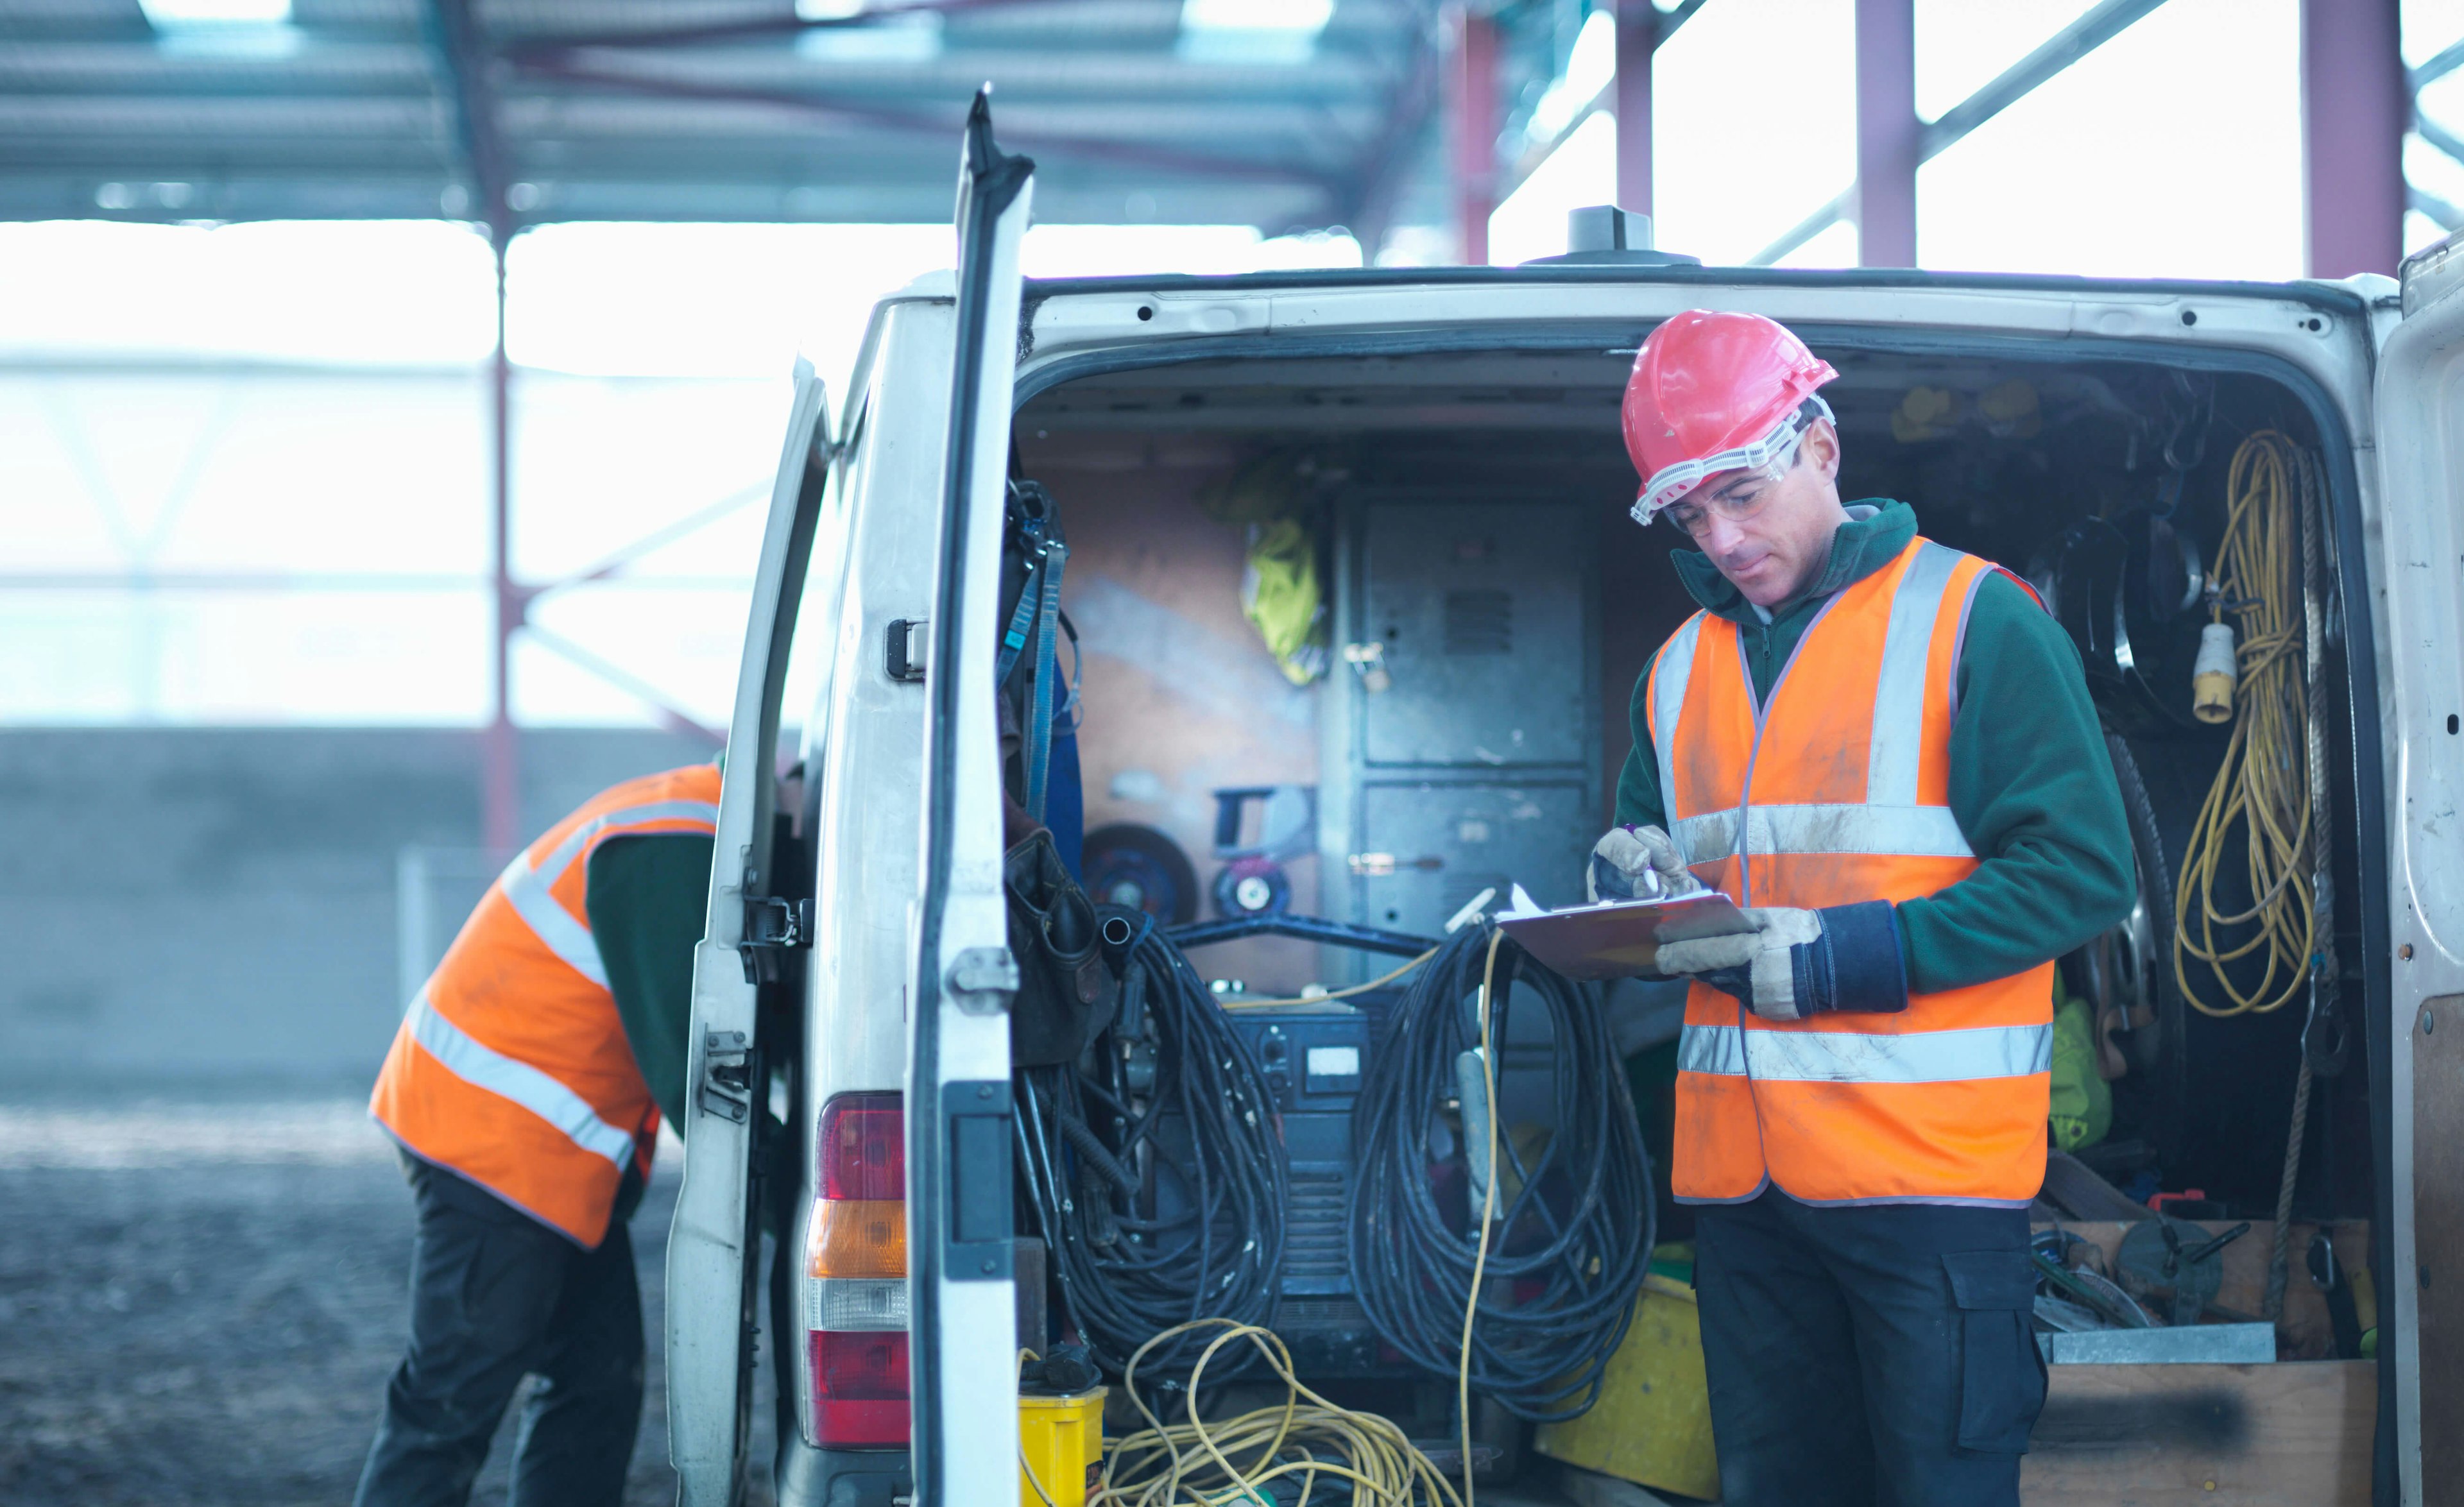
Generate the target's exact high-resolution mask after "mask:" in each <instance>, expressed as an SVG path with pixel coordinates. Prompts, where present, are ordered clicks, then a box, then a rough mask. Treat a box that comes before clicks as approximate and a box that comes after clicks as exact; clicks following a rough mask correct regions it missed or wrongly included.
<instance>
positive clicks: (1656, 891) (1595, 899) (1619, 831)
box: [1583, 827, 1703, 906]
mask: <svg viewBox="0 0 2464 1507" xmlns="http://www.w3.org/2000/svg"><path fill="white" fill-rule="evenodd" d="M1702 887H1703V882H1702V881H1701V880H1699V879H1696V878H1695V877H1694V876H1693V875H1691V874H1689V873H1687V872H1686V871H1685V861H1684V859H1683V858H1681V857H1680V856H1679V855H1678V852H1677V844H1676V843H1674V842H1671V841H1668V834H1667V833H1665V832H1662V831H1661V830H1660V829H1659V828H1658V827H1612V828H1610V829H1609V834H1608V836H1606V837H1604V838H1602V839H1600V840H1599V841H1597V842H1596V843H1594V844H1593V846H1592V862H1591V866H1590V867H1589V868H1588V869H1587V870H1586V871H1585V872H1584V875H1583V888H1584V890H1585V892H1586V893H1588V894H1589V895H1590V896H1591V898H1592V904H1594V905H1595V906H1596V905H1598V904H1599V903H1600V902H1601V901H1603V900H1660V899H1662V898H1665V897H1667V896H1671V895H1690V894H1692V893H1694V892H1695V891H1696V890H1698V889H1701V888H1702Z"/></svg>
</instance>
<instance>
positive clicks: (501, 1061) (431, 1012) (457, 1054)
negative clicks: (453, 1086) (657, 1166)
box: [403, 990, 633, 1173]
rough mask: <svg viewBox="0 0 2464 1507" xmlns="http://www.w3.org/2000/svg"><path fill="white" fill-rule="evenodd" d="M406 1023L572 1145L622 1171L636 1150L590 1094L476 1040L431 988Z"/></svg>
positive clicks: (433, 1051)
mask: <svg viewBox="0 0 2464 1507" xmlns="http://www.w3.org/2000/svg"><path fill="white" fill-rule="evenodd" d="M403 1029H404V1030H406V1031H408V1032H409V1033H410V1037H411V1039H412V1040H414V1041H417V1042H418V1043H419V1044H420V1045H421V1046H424V1047H426V1048H428V1054H429V1056H430V1057H433V1058H434V1059H436V1060H437V1061H439V1062H441V1063H443V1064H444V1065H445V1066H446V1068H447V1069H448V1070H449V1071H451V1073H452V1074H453V1076H454V1077H456V1078H458V1079H460V1080H462V1081H464V1082H466V1083H471V1084H473V1085H475V1086H477V1087H480V1088H484V1089H486V1090H487V1091H488V1092H490V1093H492V1094H495V1095H497V1096H498V1097H500V1098H504V1099H510V1100H512V1101H513V1102H514V1103H517V1104H519V1105H521V1106H522V1107H523V1108H524V1109H527V1110H529V1111H530V1112H531V1113H532V1114H535V1115H537V1116H539V1118H540V1119H541V1120H544V1121H546V1122H547V1123H548V1124H549V1125H554V1126H556V1127H557V1128H558V1129H559V1130H561V1131H563V1132H564V1135H565V1138H566V1139H567V1140H569V1141H571V1142H572V1143H573V1144H574V1145H576V1146H578V1147H582V1148H583V1150H585V1151H590V1152H594V1153H596V1154H598V1155H600V1156H604V1157H605V1158H606V1159H607V1160H608V1161H610V1162H613V1163H614V1164H616V1170H617V1171H618V1172H620V1173H621V1172H623V1171H624V1170H625V1159H626V1158H627V1157H628V1156H631V1155H632V1154H633V1132H632V1131H630V1130H623V1129H619V1128H618V1127H616V1126H615V1125H609V1124H608V1123H607V1122H606V1121H605V1120H602V1119H600V1118H599V1111H597V1110H595V1109H593V1108H591V1107H590V1102H589V1101H588V1100H586V1099H583V1097H582V1096H581V1095H580V1094H577V1093H575V1092H574V1091H573V1090H572V1089H570V1088H567V1087H565V1086H564V1085H563V1084H562V1083H560V1082H558V1081H556V1080H555V1079H553V1078H550V1077H548V1076H547V1075H546V1074H545V1073H542V1072H540V1071H539V1069H538V1068H536V1067H533V1066H531V1065H530V1064H529V1063H528V1062H522V1061H517V1060H516V1059H513V1058H510V1057H507V1056H506V1055H505V1054H503V1053H502V1052H499V1051H496V1050H495V1048H493V1047H486V1046H482V1045H480V1044H479V1043H478V1042H476V1041H474V1040H473V1039H472V1038H471V1037H470V1036H469V1035H468V1034H467V1033H465V1032H464V1031H463V1029H462V1028H461V1027H460V1026H457V1025H455V1024H454V1023H453V1022H452V1021H451V1020H448V1019H446V1018H445V1017H444V1016H440V1015H438V1014H437V1013H436V1011H435V1009H434V1008H433V1007H432V1006H430V1005H429V1002H428V994H427V991H425V990H422V991H421V992H420V995H419V997H418V998H417V999H414V1000H412V1001H411V1002H410V1015H409V1016H407V1018H405V1019H404V1021H403Z"/></svg>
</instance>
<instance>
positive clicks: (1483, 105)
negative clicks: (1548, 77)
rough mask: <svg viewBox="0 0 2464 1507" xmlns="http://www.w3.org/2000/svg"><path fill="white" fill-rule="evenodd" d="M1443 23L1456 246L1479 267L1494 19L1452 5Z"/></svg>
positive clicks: (1492, 183)
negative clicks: (1454, 7) (1453, 179)
mask: <svg viewBox="0 0 2464 1507" xmlns="http://www.w3.org/2000/svg"><path fill="white" fill-rule="evenodd" d="M1448 23H1449V24H1448V26H1447V28H1446V32H1447V41H1448V44H1449V47H1450V49H1451V53H1452V55H1451V56H1450V57H1448V58H1447V68H1446V78H1447V81H1448V83H1449V84H1450V85H1451V86H1452V89H1451V94H1452V98H1451V99H1449V100H1448V103H1449V104H1450V105H1451V106H1452V109H1451V110H1450V111H1449V115H1450V116H1451V123H1452V125H1453V127H1454V131H1453V136H1454V170H1455V173H1454V175H1455V229H1456V235H1457V241H1456V244H1457V245H1458V246H1460V247H1461V248H1462V255H1463V261H1464V263H1465V264H1467V265H1469V266H1474V267H1479V266H1485V265H1486V263H1487V261H1488V217H1489V216H1490V215H1491V214H1492V213H1494V212H1496V209H1497V132H1498V108H1497V21H1496V19H1495V18H1494V17H1492V16H1485V15H1475V14H1473V13H1472V12H1470V11H1465V10H1463V9H1462V8H1460V7H1458V8H1456V9H1455V10H1454V11H1453V12H1452V13H1451V14H1450V16H1449V17H1448Z"/></svg>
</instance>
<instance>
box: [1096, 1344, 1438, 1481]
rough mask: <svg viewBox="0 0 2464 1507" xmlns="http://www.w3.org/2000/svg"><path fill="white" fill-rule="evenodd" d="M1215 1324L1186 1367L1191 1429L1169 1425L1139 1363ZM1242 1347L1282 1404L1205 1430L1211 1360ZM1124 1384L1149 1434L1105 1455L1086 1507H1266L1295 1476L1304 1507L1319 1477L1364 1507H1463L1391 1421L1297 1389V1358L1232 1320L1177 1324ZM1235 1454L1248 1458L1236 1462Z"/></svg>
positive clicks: (1133, 1365) (1134, 1365)
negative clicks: (1261, 1362) (1274, 1383)
mask: <svg viewBox="0 0 2464 1507" xmlns="http://www.w3.org/2000/svg"><path fill="white" fill-rule="evenodd" d="M1210 1326H1211V1327H1217V1328H1221V1330H1222V1331H1223V1332H1222V1333H1221V1334H1220V1335H1218V1336H1216V1337H1215V1339H1214V1340H1212V1341H1210V1342H1209V1343H1207V1346H1206V1348H1205V1349H1204V1350H1202V1351H1200V1352H1199V1357H1198V1364H1197V1365H1194V1366H1192V1367H1191V1368H1190V1373H1189V1387H1188V1390H1187V1393H1186V1397H1187V1400H1188V1413H1189V1421H1188V1422H1186V1423H1176V1424H1167V1423H1165V1422H1164V1421H1163V1420H1162V1419H1160V1418H1158V1417H1156V1416H1155V1413H1154V1411H1153V1410H1152V1409H1149V1408H1148V1407H1147V1404H1146V1399H1145V1398H1143V1397H1141V1396H1139V1395H1138V1389H1137V1374H1138V1362H1139V1361H1141V1360H1143V1359H1144V1358H1145V1357H1146V1353H1147V1352H1148V1351H1149V1350H1152V1349H1154V1348H1155V1346H1156V1345H1158V1344H1161V1343H1163V1342H1165V1341H1166V1340H1169V1339H1171V1338H1173V1337H1174V1336H1175V1335H1178V1334H1182V1333H1185V1332H1187V1331H1189V1330H1192V1329H1201V1328H1207V1327H1210ZM1236 1341H1245V1342H1246V1343H1249V1344H1250V1345H1252V1346H1254V1347H1255V1348H1256V1349H1257V1351H1258V1353H1259V1354H1261V1355H1263V1356H1265V1360H1266V1364H1267V1365H1269V1366H1271V1367H1272V1368H1273V1369H1274V1372H1275V1374H1276V1375H1277V1376H1278V1377H1280V1378H1282V1379H1283V1383H1284V1387H1285V1392H1284V1403H1283V1406H1282V1407H1280V1408H1260V1409H1255V1410H1254V1411H1251V1412H1245V1413H1243V1414H1241V1415H1240V1416H1239V1417H1237V1418H1227V1419H1224V1420H1222V1421H1221V1422H1219V1423H1207V1422H1204V1421H1203V1420H1201V1419H1200V1418H1199V1414H1198V1384H1199V1377H1200V1376H1202V1375H1203V1374H1204V1373H1205V1370H1206V1366H1207V1363H1209V1362H1210V1361H1212V1360H1213V1359H1214V1358H1215V1353H1216V1352H1217V1351H1219V1350H1221V1349H1222V1348H1223V1347H1224V1346H1225V1345H1227V1344H1231V1343H1235V1342H1236ZM1121 1385H1122V1387H1124V1388H1125V1389H1126V1390H1127V1391H1128V1392H1129V1395H1130V1401H1131V1403H1132V1404H1133V1405H1134V1406H1135V1407H1136V1408H1137V1409H1138V1412H1139V1414H1140V1415H1141V1416H1143V1417H1144V1418H1145V1419H1146V1421H1147V1427H1146V1428H1144V1429H1141V1430H1139V1431H1136V1432H1135V1433H1132V1434H1130V1435H1128V1436H1127V1437H1125V1438H1123V1439H1121V1440H1120V1441H1119V1442H1118V1443H1116V1444H1114V1445H1113V1446H1112V1447H1111V1449H1110V1450H1108V1451H1106V1452H1105V1454H1104V1474H1103V1477H1102V1479H1101V1481H1100V1482H1099V1483H1098V1484H1097V1486H1096V1488H1095V1490H1094V1491H1092V1492H1090V1493H1089V1494H1088V1496H1087V1507H1270V1504H1271V1503H1272V1501H1273V1499H1274V1498H1272V1497H1271V1496H1267V1495H1266V1493H1265V1490H1264V1488H1265V1485H1266V1483H1267V1482H1269V1481H1274V1480H1278V1479H1281V1478H1283V1477H1286V1476H1293V1475H1297V1476H1300V1477H1301V1496H1300V1502H1299V1507H1309V1496H1310V1494H1311V1493H1312V1492H1313V1491H1314V1490H1315V1489H1316V1486H1317V1483H1318V1480H1319V1478H1320V1477H1322V1476H1324V1477H1332V1478H1336V1479H1340V1480H1345V1481H1349V1482H1351V1483H1352V1497H1353V1501H1354V1502H1356V1503H1359V1504H1360V1507H1416V1503H1425V1504H1426V1507H1465V1504H1464V1503H1463V1498H1462V1497H1460V1496H1456V1495H1455V1490H1454V1487H1453V1485H1452V1483H1450V1482H1449V1481H1447V1479H1446V1478H1445V1476H1444V1475H1443V1474H1441V1473H1440V1472H1439V1470H1438V1468H1437V1466H1436V1465H1435V1464H1433V1463H1432V1462H1431V1461H1430V1459H1429V1457H1428V1456H1427V1455H1425V1454H1423V1453H1421V1452H1419V1450H1418V1449H1416V1448H1414V1446H1413V1444H1412V1441H1411V1440H1410V1439H1408V1438H1406V1437H1405V1436H1404V1434H1403V1431H1402V1430H1401V1429H1398V1428H1397V1427H1396V1426H1395V1424H1394V1423H1393V1422H1392V1421H1391V1420H1388V1419H1385V1418H1381V1417H1379V1416H1377V1415H1376V1414H1375V1413H1363V1412H1353V1410H1351V1409H1348V1408H1338V1407H1336V1406H1335V1405H1334V1404H1332V1403H1331V1402H1328V1401H1327V1400H1326V1399H1325V1398H1323V1397H1320V1396H1319V1395H1318V1394H1317V1393H1315V1392H1313V1391H1311V1390H1309V1388H1308V1387H1305V1386H1303V1385H1301V1382H1300V1379H1299V1378H1298V1377H1296V1376H1294V1375H1293V1374H1292V1357H1291V1352H1290V1351H1289V1350H1287V1349H1286V1348H1285V1347H1284V1342H1283V1341H1282V1340H1281V1339H1279V1338H1277V1337H1276V1335H1275V1332H1274V1331H1273V1330H1271V1329H1265V1328H1261V1327H1259V1326H1258V1325H1256V1324H1244V1323H1238V1322H1235V1321H1232V1320H1229V1319H1197V1320H1192V1321H1190V1322H1188V1323H1181V1324H1175V1325H1173V1326H1172V1327H1171V1328H1169V1329H1166V1330H1165V1331H1163V1332H1162V1333H1161V1334H1158V1335H1156V1336H1155V1338H1154V1339H1152V1340H1149V1341H1148V1342H1147V1343H1144V1344H1142V1345H1140V1346H1138V1350H1137V1353H1136V1354H1135V1355H1133V1356H1131V1357H1130V1364H1129V1366H1128V1367H1127V1369H1126V1370H1124V1371H1123V1372H1122V1375H1121ZM1236 1454H1238V1455H1242V1456H1244V1457H1245V1458H1244V1459H1243V1460H1242V1461H1241V1462H1240V1463H1235V1461H1234V1459H1233V1456H1234V1455H1236ZM1416 1492H1417V1493H1418V1494H1419V1495H1418V1496H1416V1495H1415V1494H1416Z"/></svg>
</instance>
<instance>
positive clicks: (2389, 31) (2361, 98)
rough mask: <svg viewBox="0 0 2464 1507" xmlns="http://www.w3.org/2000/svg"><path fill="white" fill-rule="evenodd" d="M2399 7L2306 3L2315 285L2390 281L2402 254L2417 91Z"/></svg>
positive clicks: (2310, 265)
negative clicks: (2353, 279)
mask: <svg viewBox="0 0 2464 1507" xmlns="http://www.w3.org/2000/svg"><path fill="white" fill-rule="evenodd" d="M2399 42H2400V37H2399V32H2398V28H2397V11H2396V0H2302V5H2301V157H2302V164H2301V165H2302V175H2301V176H2302V186H2303V190H2304V199H2305V205H2304V208H2305V210H2306V213H2305V216H2304V218H2305V221H2306V230H2307V235H2306V238H2305V239H2306V245H2305V253H2306V254H2305V256H2304V262H2305V265H2306V267H2307V270H2308V273H2309V274H2310V275H2311V276H2313V277H2349V276H2351V275H2352V274H2353V273H2388V274H2390V275H2392V274H2393V273H2394V272H2395V267H2396V263H2397V262H2398V261H2399V260H2401V259H2402V258H2403V255H2404V158H2403V153H2404V133H2405V130H2406V128H2407V126H2408V125H2409V120H2410V117H2411V113H2412V100H2411V91H2410V89H2409V85H2408V83H2407V80H2406V77H2405V71H2404V55H2403V53H2402V52H2401V50H2400V45H2399Z"/></svg>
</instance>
